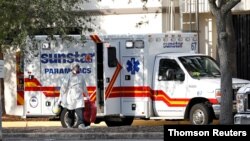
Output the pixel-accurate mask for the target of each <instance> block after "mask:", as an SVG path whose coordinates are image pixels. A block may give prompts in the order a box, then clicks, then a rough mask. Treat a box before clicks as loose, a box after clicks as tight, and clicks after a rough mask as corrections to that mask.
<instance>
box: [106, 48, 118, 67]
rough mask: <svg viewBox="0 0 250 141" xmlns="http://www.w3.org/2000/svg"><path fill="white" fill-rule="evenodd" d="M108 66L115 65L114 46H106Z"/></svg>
mask: <svg viewBox="0 0 250 141" xmlns="http://www.w3.org/2000/svg"><path fill="white" fill-rule="evenodd" d="M108 66H109V67H116V66H117V59H116V48H115V47H109V48H108Z"/></svg>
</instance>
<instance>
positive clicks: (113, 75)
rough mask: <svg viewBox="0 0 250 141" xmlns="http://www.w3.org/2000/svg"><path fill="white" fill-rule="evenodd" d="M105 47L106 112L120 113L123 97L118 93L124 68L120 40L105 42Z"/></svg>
mask: <svg viewBox="0 0 250 141" xmlns="http://www.w3.org/2000/svg"><path fill="white" fill-rule="evenodd" d="M103 49H104V52H103V53H104V54H103V56H104V57H103V62H104V63H103V70H104V76H103V78H104V79H103V81H104V107H105V108H104V114H105V115H106V116H108V115H120V113H121V107H120V106H121V97H120V93H119V92H118V93H117V88H119V87H120V72H121V69H122V66H121V65H120V63H119V62H120V61H119V42H112V43H104V47H103Z"/></svg>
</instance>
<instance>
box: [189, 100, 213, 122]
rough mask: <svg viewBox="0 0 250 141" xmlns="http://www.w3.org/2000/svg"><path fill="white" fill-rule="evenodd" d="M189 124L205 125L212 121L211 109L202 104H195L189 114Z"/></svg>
mask: <svg viewBox="0 0 250 141" xmlns="http://www.w3.org/2000/svg"><path fill="white" fill-rule="evenodd" d="M189 119H190V122H191V123H192V124H193V125H207V124H210V123H211V122H212V121H213V116H212V111H211V109H210V108H209V107H208V106H207V105H205V104H204V103H199V104H195V105H194V106H193V107H192V108H191V110H190V114H189Z"/></svg>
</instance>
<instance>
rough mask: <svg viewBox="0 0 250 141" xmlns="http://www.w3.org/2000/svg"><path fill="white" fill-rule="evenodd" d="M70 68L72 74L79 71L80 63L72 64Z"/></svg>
mask: <svg viewBox="0 0 250 141" xmlns="http://www.w3.org/2000/svg"><path fill="white" fill-rule="evenodd" d="M71 70H72V73H74V74H77V73H80V65H79V64H72V66H71Z"/></svg>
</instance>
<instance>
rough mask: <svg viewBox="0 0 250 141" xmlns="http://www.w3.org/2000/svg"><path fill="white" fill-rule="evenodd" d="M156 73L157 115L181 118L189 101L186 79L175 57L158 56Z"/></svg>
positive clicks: (155, 95) (155, 104) (155, 103)
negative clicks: (187, 98) (187, 99)
mask: <svg viewBox="0 0 250 141" xmlns="http://www.w3.org/2000/svg"><path fill="white" fill-rule="evenodd" d="M155 70H156V71H155V73H154V86H153V87H154V90H155V91H156V92H155V93H154V99H155V101H154V110H155V112H156V115H158V116H164V117H167V118H169V119H172V118H175V119H181V118H183V116H184V110H185V106H186V103H187V101H186V100H185V98H186V90H187V87H186V80H185V75H184V72H183V70H182V68H181V67H180V66H179V64H178V62H177V61H176V60H175V59H171V58H167V57H157V58H156V65H155Z"/></svg>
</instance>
